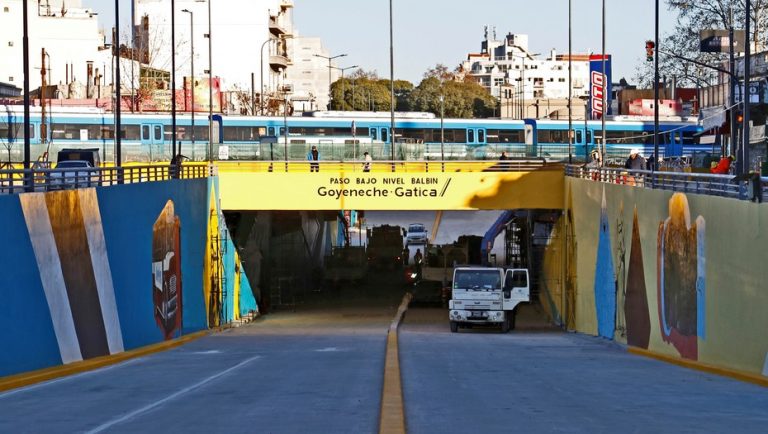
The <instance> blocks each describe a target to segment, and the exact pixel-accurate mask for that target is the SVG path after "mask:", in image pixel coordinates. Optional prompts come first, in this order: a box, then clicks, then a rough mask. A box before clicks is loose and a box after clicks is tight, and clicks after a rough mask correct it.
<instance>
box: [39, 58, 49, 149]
mask: <svg viewBox="0 0 768 434" xmlns="http://www.w3.org/2000/svg"><path fill="white" fill-rule="evenodd" d="M41 60H42V63H40V65H42V68H40V83H41V84H40V143H45V142H46V141H47V138H48V125H47V122H46V113H45V112H46V106H45V88H46V81H47V80H46V77H45V72H46V71H45V48H43V49H42V50H41Z"/></svg>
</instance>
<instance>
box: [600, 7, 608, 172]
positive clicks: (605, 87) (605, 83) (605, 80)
mask: <svg viewBox="0 0 768 434" xmlns="http://www.w3.org/2000/svg"><path fill="white" fill-rule="evenodd" d="M602 73H603V96H602V100H603V108H602V115H601V116H600V121H601V125H602V129H603V132H602V138H601V139H600V141H601V142H603V151H602V154H603V159H602V161H605V153H606V151H607V150H608V148H607V147H606V141H605V139H606V137H605V114H606V113H607V110H606V108H605V105H606V100H607V98H606V94H607V93H608V89H609V87H610V83H608V74H607V73H606V70H605V0H603V71H602Z"/></svg>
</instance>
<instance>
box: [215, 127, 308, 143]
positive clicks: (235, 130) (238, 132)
mask: <svg viewBox="0 0 768 434" xmlns="http://www.w3.org/2000/svg"><path fill="white" fill-rule="evenodd" d="M291 133H293V130H291ZM260 137H261V136H260V135H259V128H257V127H226V126H225V127H224V140H225V141H227V142H254V141H258V140H259V139H260Z"/></svg>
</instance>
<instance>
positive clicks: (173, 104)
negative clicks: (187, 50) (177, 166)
mask: <svg viewBox="0 0 768 434" xmlns="http://www.w3.org/2000/svg"><path fill="white" fill-rule="evenodd" d="M171 161H176V0H171Z"/></svg>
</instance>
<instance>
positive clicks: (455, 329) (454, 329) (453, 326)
mask: <svg viewBox="0 0 768 434" xmlns="http://www.w3.org/2000/svg"><path fill="white" fill-rule="evenodd" d="M458 331H459V323H457V322H456V321H451V333H456V332H458Z"/></svg>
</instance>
